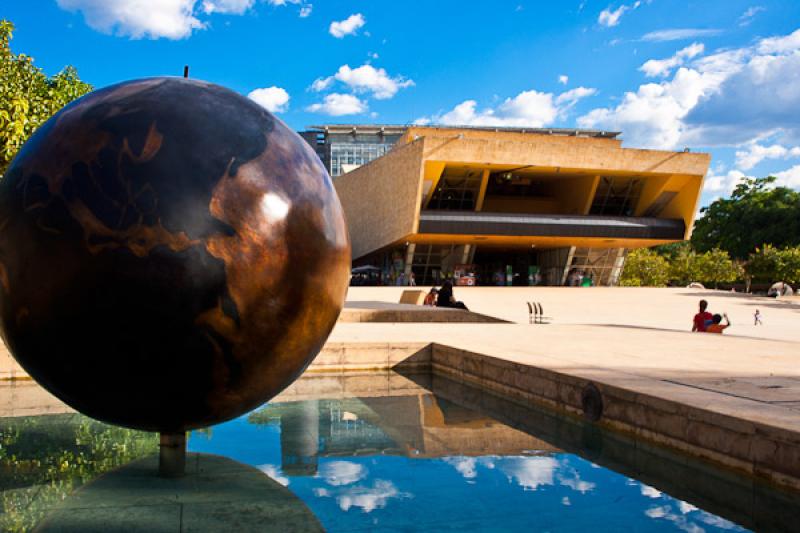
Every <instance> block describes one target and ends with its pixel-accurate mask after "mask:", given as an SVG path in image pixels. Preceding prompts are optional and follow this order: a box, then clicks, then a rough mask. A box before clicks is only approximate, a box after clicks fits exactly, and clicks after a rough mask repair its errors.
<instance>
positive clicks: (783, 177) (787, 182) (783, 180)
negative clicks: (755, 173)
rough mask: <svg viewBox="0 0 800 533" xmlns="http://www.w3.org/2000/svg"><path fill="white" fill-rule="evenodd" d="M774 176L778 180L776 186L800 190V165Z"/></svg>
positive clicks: (776, 173)
mask: <svg viewBox="0 0 800 533" xmlns="http://www.w3.org/2000/svg"><path fill="white" fill-rule="evenodd" d="M773 175H774V176H775V177H776V178H778V180H777V181H776V182H775V185H780V186H783V187H790V188H792V189H800V165H795V166H793V167H792V168H789V169H786V170H783V171H781V172H775V173H774V174H773Z"/></svg>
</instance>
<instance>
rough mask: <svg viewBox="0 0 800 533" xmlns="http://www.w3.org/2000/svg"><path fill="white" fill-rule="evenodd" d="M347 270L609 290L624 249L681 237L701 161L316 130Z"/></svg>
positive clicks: (527, 135) (613, 137)
mask: <svg viewBox="0 0 800 533" xmlns="http://www.w3.org/2000/svg"><path fill="white" fill-rule="evenodd" d="M302 135H303V137H304V138H305V139H306V140H307V141H308V142H309V143H310V144H311V145H312V146H313V147H314V148H315V150H316V151H317V153H318V154H319V155H320V158H321V159H322V161H323V162H324V163H325V165H326V167H327V168H328V169H329V171H330V173H331V175H332V176H333V178H334V185H335V187H336V190H337V193H338V194H339V198H340V199H341V201H342V206H343V207H344V210H345V215H346V217H347V220H348V224H349V228H350V235H351V239H352V242H353V260H354V265H355V266H366V265H372V266H375V267H377V268H379V269H380V270H381V272H382V275H383V282H384V283H392V284H397V283H399V284H405V283H408V282H409V281H410V279H411V277H412V275H413V277H414V278H415V281H416V283H417V284H419V285H429V284H439V283H441V282H442V281H443V280H445V279H451V278H452V279H453V280H454V282H455V283H457V284H461V285H472V284H477V285H539V284H543V285H565V284H566V285H575V284H580V283H583V284H595V285H615V284H616V283H617V281H618V279H619V276H620V274H621V272H622V268H623V265H624V260H625V255H626V253H627V251H628V250H630V249H635V248H641V247H647V246H654V245H658V244H665V243H670V242H677V241H681V240H684V239H686V238H688V237H689V235H690V233H691V228H692V225H693V223H694V217H695V214H696V211H697V207H698V201H699V198H700V192H701V190H702V183H703V179H704V176H705V174H706V172H707V170H708V166H709V163H710V156H709V155H708V154H703V153H691V152H689V151H683V152H672V151H662V150H641V149H635V148H627V147H625V148H623V147H622V141H621V140H620V139H619V138H618V137H619V133H618V132H606V131H594V130H572V129H570V130H567V129H520V128H476V127H437V126H389V125H383V126H382V125H366V126H362V125H327V126H314V127H312V128H310V129H309V131H307V132H303V133H302Z"/></svg>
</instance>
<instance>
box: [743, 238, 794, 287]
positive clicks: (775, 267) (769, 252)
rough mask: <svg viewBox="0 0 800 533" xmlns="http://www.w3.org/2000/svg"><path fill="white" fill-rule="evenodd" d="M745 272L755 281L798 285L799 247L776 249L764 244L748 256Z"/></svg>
mask: <svg viewBox="0 0 800 533" xmlns="http://www.w3.org/2000/svg"><path fill="white" fill-rule="evenodd" d="M746 271H747V274H748V275H750V276H752V277H753V279H755V280H757V281H762V282H767V283H772V282H776V281H785V282H786V283H789V284H797V283H800V246H795V247H787V248H776V247H774V246H771V245H769V244H765V245H764V246H762V247H761V248H757V249H756V251H755V252H754V253H752V254H750V259H749V261H748V262H747V267H746Z"/></svg>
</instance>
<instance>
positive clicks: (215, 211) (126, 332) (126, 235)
mask: <svg viewBox="0 0 800 533" xmlns="http://www.w3.org/2000/svg"><path fill="white" fill-rule="evenodd" d="M349 268H350V243H349V239H348V236H347V228H346V226H345V222H344V217H343V214H342V208H341V205H340V203H339V200H338V198H337V196H336V192H335V191H334V188H333V186H332V183H331V180H330V177H329V176H328V174H327V172H326V171H325V168H324V167H323V165H322V164H321V162H320V161H319V159H318V157H317V156H316V155H315V153H314V151H313V150H312V149H311V148H310V147H309V146H308V145H307V144H306V143H305V142H304V141H303V140H302V139H301V138H300V137H299V136H298V135H297V134H296V133H294V132H293V131H291V130H290V129H289V128H288V127H287V126H286V125H285V124H283V123H282V122H281V121H280V120H278V119H277V118H275V117H274V116H273V115H271V114H270V113H269V112H267V111H266V110H265V109H263V108H262V107H260V106H259V105H257V104H255V103H254V102H252V101H250V100H249V99H247V98H244V97H243V96H241V95H239V94H237V93H234V92H232V91H230V90H227V89H225V88H222V87H219V86H216V85H213V84H209V83H204V82H200V81H195V80H186V79H181V78H152V79H144V80H137V81H131V82H126V83H121V84H119V85H115V86H112V87H108V88H106V89H102V90H99V91H96V92H94V93H92V94H90V95H87V96H85V97H84V98H81V99H80V100H78V101H76V102H74V103H72V104H71V105H69V106H67V107H66V108H65V109H63V110H62V111H60V112H59V113H58V114H57V115H56V116H54V117H53V118H52V119H50V120H49V121H48V122H47V123H46V124H44V125H43V126H42V127H41V128H40V129H39V130H38V131H37V132H36V133H35V134H34V135H33V136H32V137H31V139H30V140H29V141H28V142H27V143H26V144H25V146H24V147H23V148H22V150H21V151H20V153H19V154H18V156H17V157H16V158H15V160H14V162H13V163H12V165H11V166H10V168H9V169H8V172H7V173H6V175H5V177H4V178H3V179H2V181H0V325H1V326H2V333H3V337H4V339H5V341H6V344H7V345H8V347H9V348H10V350H11V352H12V353H13V354H14V356H15V357H16V359H17V360H18V361H19V363H20V364H21V365H22V366H23V367H24V368H25V370H26V371H27V372H28V373H29V374H30V375H31V376H32V377H33V378H34V379H36V380H37V381H38V382H39V383H40V384H41V385H43V386H44V387H45V388H46V389H47V390H49V391H50V392H52V393H53V394H55V395H56V396H57V397H59V398H60V399H61V400H63V401H64V402H66V403H67V404H69V405H71V406H72V407H74V408H76V409H77V410H79V411H81V412H83V413H85V414H87V415H89V416H92V417H94V418H97V419H100V420H104V421H107V422H111V423H115V424H120V425H124V426H128V427H132V428H138V429H146V430H153V431H169V432H175V431H184V430H187V429H191V428H196V427H203V426H207V425H210V424H214V423H218V422H222V421H224V420H228V419H230V418H233V417H236V416H238V415H240V414H242V413H244V412H247V411H248V410H250V409H252V408H254V407H256V406H258V405H259V404H261V403H263V402H265V401H267V400H268V399H269V398H271V397H272V396H274V395H275V394H277V393H278V392H280V391H281V390H282V389H283V388H285V387H286V386H287V385H288V384H289V383H291V382H292V381H293V380H294V379H295V378H296V377H297V376H298V375H299V374H300V373H302V371H303V370H304V369H305V368H306V366H308V364H309V363H310V362H311V360H312V359H313V358H314V356H315V355H316V354H317V353H318V352H319V350H320V349H321V347H322V345H323V344H324V342H325V340H326V338H327V336H328V334H329V333H330V331H331V329H332V328H333V326H334V324H335V322H336V319H337V317H338V315H339V312H340V311H341V308H342V305H343V301H344V297H345V293H346V290H347V283H348V279H349Z"/></svg>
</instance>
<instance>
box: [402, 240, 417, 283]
mask: <svg viewBox="0 0 800 533" xmlns="http://www.w3.org/2000/svg"><path fill="white" fill-rule="evenodd" d="M416 249H417V244H416V243H414V242H412V243H409V245H408V246H407V247H406V262H405V263H404V265H405V266H404V268H403V276H404V277H405V279H406V285H408V284H410V283H411V266H412V263H413V262H414V250H416Z"/></svg>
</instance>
